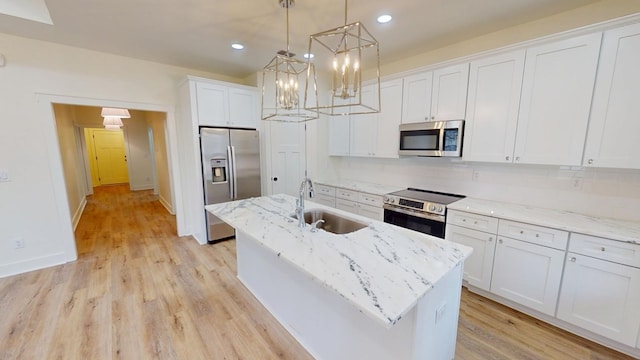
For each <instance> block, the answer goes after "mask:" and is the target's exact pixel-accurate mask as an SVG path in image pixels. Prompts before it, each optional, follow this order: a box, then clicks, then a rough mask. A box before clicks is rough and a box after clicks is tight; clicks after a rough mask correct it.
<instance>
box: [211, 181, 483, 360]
mask: <svg viewBox="0 0 640 360" xmlns="http://www.w3.org/2000/svg"><path fill="white" fill-rule="evenodd" d="M295 200H296V198H294V197H292V196H289V195H284V194H278V195H272V196H263V197H259V198H251V199H245V200H239V201H233V202H228V203H222V204H215V205H208V206H206V210H207V211H209V212H211V213H213V214H214V215H216V216H217V217H218V218H220V219H221V220H222V221H224V222H226V223H228V224H229V225H231V226H233V227H234V228H235V229H236V238H237V247H238V273H239V278H240V280H241V281H243V283H244V284H245V285H246V286H247V287H248V288H249V289H250V290H251V291H252V292H253V293H254V295H256V297H257V298H258V299H259V300H260V301H261V302H262V303H263V304H264V305H265V306H266V307H267V308H268V309H269V310H270V311H271V312H272V314H274V316H276V318H278V320H280V322H281V323H283V319H282V316H280V315H278V314H277V313H278V311H277V310H275V309H273V307H278V305H276V304H275V303H276V302H278V301H280V302H285V301H287V300H284V299H281V300H278V301H276V300H273V301H271V302H270V304H266V303H265V302H267V303H269V301H268V300H265V296H264V295H263V294H259V293H260V291H259V290H257V289H255V287H256V286H259V285H256V284H255V283H254V284H253V285H251V284H248V282H250V281H249V280H248V279H247V278H248V277H251V276H253V275H256V274H252V273H250V270H249V268H250V267H252V266H254V264H257V263H261V262H262V261H263V260H264V258H273V259H277V260H275V261H276V263H286V265H282V266H286V267H287V270H286V271H285V272H282V274H281V275H282V276H289V275H287V274H290V273H292V272H294V271H291V270H298V271H297V272H299V273H300V275H301V276H302V277H304V278H306V279H311V280H312V282H313V283H314V284H315V285H314V286H318V285H319V286H321V287H322V288H324V289H325V290H328V292H330V293H333V294H334V297H335V298H336V299H338V301H340V302H341V303H347V304H348V306H349V307H351V308H354V309H356V310H357V311H358V312H360V313H362V314H364V315H365V316H366V317H367V318H368V319H369V320H358V321H364V323H366V322H367V321H371V324H369V326H371V325H373V324H375V323H377V324H378V325H379V327H380V328H381V329H386V330H389V329H392V328H394V327H396V324H397V323H398V322H401V321H400V320H401V319H403V318H404V317H405V316H406V315H407V314H408V313H409V312H412V313H415V312H418V313H419V312H421V311H417V310H416V309H415V308H416V305H417V304H418V303H419V302H420V301H421V299H423V298H424V297H425V296H427V294H429V293H431V292H435V290H436V289H439V288H443V289H444V288H450V291H453V292H454V293H455V294H454V296H453V297H451V296H448V297H449V298H450V299H449V300H448V301H446V302H445V303H447V307H448V313H453V312H455V319H454V320H455V324H454V325H453V326H454V329H453V331H454V333H453V347H454V348H455V325H457V315H458V309H459V296H460V287H459V286H460V284H461V276H462V265H463V262H464V260H465V259H466V258H467V257H468V256H469V255H470V254H471V251H472V250H471V248H469V247H466V246H463V245H460V244H455V243H452V242H448V241H446V240H443V239H439V238H436V237H432V236H429V235H425V234H422V233H418V232H414V231H411V230H406V229H403V228H399V227H396V226H393V225H390V224H386V223H383V222H379V221H374V220H370V219H366V218H364V217H361V216H358V215H355V214H351V213H348V212H344V211H341V210H338V209H333V208H329V207H326V206H323V205H320V204H316V203H313V202H312V201H308V202H307V203H306V209H307V210H309V209H318V208H320V209H325V210H326V211H329V212H333V213H336V214H339V215H341V216H343V217H347V218H352V219H355V220H358V221H361V222H366V223H367V224H368V226H367V227H365V228H363V229H361V230H358V231H355V232H352V233H348V234H342V235H338V234H333V233H329V232H326V231H323V230H319V231H317V232H311V231H310V229H311V226H309V225H307V226H306V227H305V228H304V229H301V228H299V227H298V223H297V221H296V220H294V219H293V218H292V214H293V213H294V210H295ZM245 238H246V239H247V240H246V241H245V240H244V239H245ZM242 244H245V245H247V244H248V245H251V246H255V245H259V246H258V247H256V248H255V251H257V252H259V253H260V255H258V254H256V253H255V252H253V251H252V252H251V254H253V255H250V256H253V257H251V261H241V256H243V255H241V253H243V252H245V250H244V249H245V245H242ZM274 264H275V263H274ZM245 265H246V266H245ZM256 266H257V265H256ZM265 266H268V265H265ZM278 266H280V265H278ZM243 268H244V269H245V270H243ZM266 271H267V270H265V268H260V269H257V268H256V269H253V270H252V271H251V272H259V273H264V272H266ZM452 273H455V274H452ZM262 275H264V274H262ZM296 276H297V275H296ZM273 277H274V279H275V278H277V276H276V275H273ZM450 278H453V279H454V280H455V281H454V285H451V284H444V283H443V282H445V281H447V282H450V281H449V279H450ZM256 281H257V282H259V283H260V284H262V283H264V282H266V281H268V279H262V280H257V279H256ZM283 281H284V280H278V286H280V284H281V283H282V282H283ZM287 281H288V280H287ZM291 281H298V280H291ZM305 286H306V285H305ZM265 291H267V292H268V291H269V290H268V289H267V288H265ZM287 291H292V290H291V289H288V290H287ZM309 291H312V290H308V289H306V290H304V291H302V290H301V291H300V292H309ZM456 294H457V297H456ZM335 295H338V296H335ZM323 296H324V295H323ZM434 296H435V295H434ZM318 297H320V296H316V298H318ZM263 300H264V301H263ZM345 300H346V301H345ZM456 301H457V303H456ZM340 306H342V305H340ZM431 310H433V309H431ZM439 311H440V312H441V314H440V315H439V316H443V315H444V312H445V309H444V305H442V306H441V309H440V310H439ZM313 312H315V310H313ZM422 312H424V310H423V311H422ZM433 312H434V313H433V314H431V313H429V314H425V315H424V316H427V315H428V316H430V317H437V316H436V315H437V314H435V312H437V311H436V310H433ZM414 315H415V314H414ZM424 316H423V317H424ZM452 319H453V318H452ZM435 320H439V319H435ZM284 322H286V321H284ZM403 322H405V323H409V321H403ZM283 325H284V326H285V327H286V328H287V329H288V330H289V331H290V332H292V334H293V335H294V336H295V337H296V338H297V339H298V340H299V341H300V342H301V343H302V344H303V345H304V346H305V347H307V349H308V350H309V351H310V352H312V354H314V356H316V357H322V356H320V354H319V353H318V349H317V346H315V347H316V348H314V346H313V345H312V344H311V345H310V344H309V341H308V340H306V339H301V337H304V336H301V335H300V333H299V331H298V330H297V329H296V326H292V324H285V323H283ZM347 325H348V324H347ZM403 326H405V327H407V326H408V327H410V328H411V329H413V330H411V331H410V332H412V333H415V329H416V328H422V327H424V326H423V325H420V324H418V322H416V320H412V321H411V323H409V324H405V325H403ZM297 327H298V328H299V327H300V325H298V326H297ZM449 327H451V324H450V326H449ZM292 330H293V331H292ZM294 332H295V333H294ZM440 341H442V340H440ZM307 345H309V346H307ZM310 347H311V348H312V349H310ZM343 353H344V352H343ZM412 353H416V351H413V350H412ZM417 353H420V351H417ZM359 355H363V354H361V353H359ZM395 355H398V354H395ZM409 357H410V358H416V357H415V356H413V355H412V356H409ZM409 357H406V358H409Z"/></svg>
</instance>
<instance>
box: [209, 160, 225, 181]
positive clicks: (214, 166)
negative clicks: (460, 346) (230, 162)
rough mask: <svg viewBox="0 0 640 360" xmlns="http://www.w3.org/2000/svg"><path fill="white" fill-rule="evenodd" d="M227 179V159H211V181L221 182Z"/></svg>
mask: <svg viewBox="0 0 640 360" xmlns="http://www.w3.org/2000/svg"><path fill="white" fill-rule="evenodd" d="M226 181H227V160H226V159H211V182H212V183H220V182H226Z"/></svg>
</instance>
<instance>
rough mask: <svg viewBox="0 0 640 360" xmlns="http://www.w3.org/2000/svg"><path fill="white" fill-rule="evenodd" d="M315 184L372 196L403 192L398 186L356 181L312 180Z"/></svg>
mask: <svg viewBox="0 0 640 360" xmlns="http://www.w3.org/2000/svg"><path fill="white" fill-rule="evenodd" d="M313 182H314V183H315V184H321V185H327V186H333V187H338V188H342V189H347V190H354V191H360V192H365V193H368V194H373V195H384V194H388V193H391V192H394V191H400V190H405V189H406V188H401V187H398V186H391V185H380V184H373V183H368V182H362V181H357V180H349V179H341V180H325V179H322V180H313Z"/></svg>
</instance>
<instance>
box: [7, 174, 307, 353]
mask: <svg viewBox="0 0 640 360" xmlns="http://www.w3.org/2000/svg"><path fill="white" fill-rule="evenodd" d="M76 239H77V240H76V242H77V248H78V260H77V261H76V262H72V263H67V264H64V265H60V266H56V267H52V268H48V269H43V270H38V271H33V272H29V273H25V274H20V275H16V276H12V277H8V278H4V279H0V309H1V310H0V311H1V312H2V316H1V317H2V319H3V320H2V321H1V322H0V359H2V360H5V359H112V358H113V359H276V358H277V359H309V358H310V357H309V355H307V353H306V351H305V350H304V349H303V348H302V347H301V346H300V345H298V343H297V342H296V341H295V340H293V338H292V337H291V336H290V335H289V334H288V333H287V332H286V331H285V330H284V329H283V328H282V327H281V326H280V325H279V324H278V323H277V322H276V321H275V320H274V319H273V318H272V317H271V316H270V315H269V314H268V312H267V311H266V310H265V309H264V308H262V305H260V303H258V302H257V300H255V299H254V298H253V296H252V295H251V294H250V293H249V292H248V291H247V290H246V289H245V288H244V287H243V286H242V285H241V284H240V282H239V281H238V280H237V279H236V275H235V243H234V242H233V241H227V242H224V243H220V244H217V245H215V246H202V245H199V244H198V243H197V242H196V241H195V240H193V239H192V238H190V237H184V238H180V237H177V236H176V229H175V217H174V216H172V215H170V214H169V213H168V212H167V210H166V209H165V208H164V207H163V206H162V205H161V204H160V203H159V202H158V201H157V199H156V197H155V196H154V195H153V194H152V191H151V190H148V191H136V192H130V191H129V189H128V185H117V186H104V187H98V188H95V193H94V195H92V196H89V197H88V203H87V206H86V208H85V211H84V214H83V215H82V218H81V220H80V223H79V225H78V228H77V230H76Z"/></svg>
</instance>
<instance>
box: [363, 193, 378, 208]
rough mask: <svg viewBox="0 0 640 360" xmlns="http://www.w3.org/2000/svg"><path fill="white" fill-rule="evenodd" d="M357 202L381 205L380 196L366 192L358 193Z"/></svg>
mask: <svg viewBox="0 0 640 360" xmlns="http://www.w3.org/2000/svg"><path fill="white" fill-rule="evenodd" d="M358 202H359V203H361V204H366V205H371V206H377V207H382V196H380V195H372V194H367V193H359V194H358Z"/></svg>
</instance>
